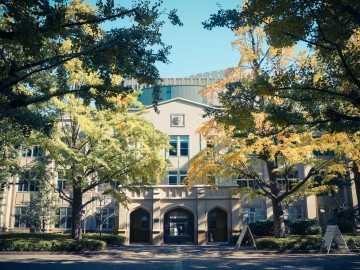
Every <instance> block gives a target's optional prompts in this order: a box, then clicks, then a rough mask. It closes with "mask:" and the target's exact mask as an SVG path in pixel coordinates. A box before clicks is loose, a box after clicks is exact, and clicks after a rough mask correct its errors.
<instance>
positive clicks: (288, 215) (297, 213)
mask: <svg viewBox="0 0 360 270" xmlns="http://www.w3.org/2000/svg"><path fill="white" fill-rule="evenodd" d="M284 218H285V219H287V220H290V221H295V220H298V219H301V218H302V206H289V208H288V209H285V210H284Z"/></svg>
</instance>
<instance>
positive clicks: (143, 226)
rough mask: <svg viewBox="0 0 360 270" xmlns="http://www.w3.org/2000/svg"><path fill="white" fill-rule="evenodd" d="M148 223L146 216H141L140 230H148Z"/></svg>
mask: <svg viewBox="0 0 360 270" xmlns="http://www.w3.org/2000/svg"><path fill="white" fill-rule="evenodd" d="M149 229H150V222H149V218H148V217H147V216H142V217H141V219H140V230H149Z"/></svg>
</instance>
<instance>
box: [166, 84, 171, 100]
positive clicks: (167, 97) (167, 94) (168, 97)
mask: <svg viewBox="0 0 360 270" xmlns="http://www.w3.org/2000/svg"><path fill="white" fill-rule="evenodd" d="M170 99H171V86H168V87H166V100H170Z"/></svg>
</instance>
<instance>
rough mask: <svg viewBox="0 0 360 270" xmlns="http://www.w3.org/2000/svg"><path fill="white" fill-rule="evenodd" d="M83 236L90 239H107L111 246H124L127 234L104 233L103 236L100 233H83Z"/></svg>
mask: <svg viewBox="0 0 360 270" xmlns="http://www.w3.org/2000/svg"><path fill="white" fill-rule="evenodd" d="M83 237H84V238H85V239H86V238H89V239H94V240H101V241H105V242H106V244H107V245H109V246H122V245H124V243H125V239H126V237H125V236H122V235H110V234H103V235H102V236H100V235H98V234H93V233H91V234H86V235H83Z"/></svg>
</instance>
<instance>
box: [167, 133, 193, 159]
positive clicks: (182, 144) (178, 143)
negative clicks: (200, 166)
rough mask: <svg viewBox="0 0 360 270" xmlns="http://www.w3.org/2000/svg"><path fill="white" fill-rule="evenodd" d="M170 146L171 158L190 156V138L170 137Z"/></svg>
mask: <svg viewBox="0 0 360 270" xmlns="http://www.w3.org/2000/svg"><path fill="white" fill-rule="evenodd" d="M170 145H171V146H172V149H171V150H170V151H169V156H188V155H189V136H170Z"/></svg>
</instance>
